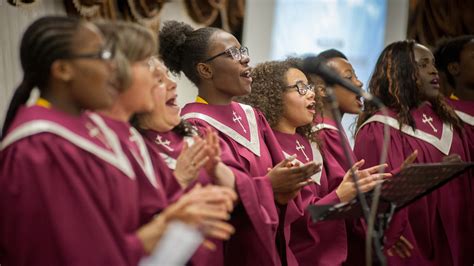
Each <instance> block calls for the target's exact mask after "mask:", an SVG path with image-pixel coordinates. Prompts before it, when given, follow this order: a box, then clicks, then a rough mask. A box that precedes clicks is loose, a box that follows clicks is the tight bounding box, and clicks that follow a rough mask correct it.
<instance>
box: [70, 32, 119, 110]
mask: <svg viewBox="0 0 474 266" xmlns="http://www.w3.org/2000/svg"><path fill="white" fill-rule="evenodd" d="M73 43H74V44H73V47H72V52H73V53H74V54H75V55H86V54H94V53H99V52H100V51H101V50H102V49H104V48H105V46H106V44H105V41H104V39H103V37H102V35H101V33H100V32H99V30H98V29H97V28H96V27H95V26H94V25H93V24H91V23H86V24H85V25H84V26H82V27H81V28H80V29H79V30H78V33H77V35H76V36H75V37H74V42H73ZM68 64H69V65H70V67H71V69H72V71H71V80H69V85H70V88H71V94H72V95H71V97H72V98H73V99H76V101H77V103H78V104H79V105H80V107H81V108H83V109H90V110H95V109H102V108H107V107H109V106H111V104H112V103H113V102H114V101H115V99H116V97H117V94H118V92H117V90H116V86H115V83H116V77H115V63H114V61H113V60H105V59H100V58H94V59H93V58H74V59H72V60H68Z"/></svg>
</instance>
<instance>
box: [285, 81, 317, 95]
mask: <svg viewBox="0 0 474 266" xmlns="http://www.w3.org/2000/svg"><path fill="white" fill-rule="evenodd" d="M290 88H296V91H297V92H298V93H299V94H300V95H301V96H304V95H306V93H308V91H312V92H314V85H313V84H308V85H307V84H304V82H303V81H298V82H296V84H294V85H288V86H286V87H285V89H290Z"/></svg>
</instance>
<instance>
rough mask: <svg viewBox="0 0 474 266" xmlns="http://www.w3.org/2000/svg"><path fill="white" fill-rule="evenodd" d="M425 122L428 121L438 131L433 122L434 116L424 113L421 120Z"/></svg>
mask: <svg viewBox="0 0 474 266" xmlns="http://www.w3.org/2000/svg"><path fill="white" fill-rule="evenodd" d="M421 121H422V122H423V123H425V124H426V123H428V124H429V125H430V126H431V128H432V129H433V131H434V132H438V130H437V129H436V128H435V127H434V126H433V124H432V123H431V122H433V117H431V116H430V117H429V118H428V116H427V115H426V114H423V120H421Z"/></svg>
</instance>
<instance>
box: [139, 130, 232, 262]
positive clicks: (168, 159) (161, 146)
mask: <svg viewBox="0 0 474 266" xmlns="http://www.w3.org/2000/svg"><path fill="white" fill-rule="evenodd" d="M140 133H141V134H142V135H143V137H144V138H145V140H146V144H147V146H148V148H149V150H150V154H151V157H156V158H160V159H162V160H163V161H164V162H165V163H166V167H165V168H163V166H162V167H161V168H162V171H163V172H168V173H169V174H168V176H172V173H173V171H174V170H175V168H176V160H177V159H178V156H179V155H180V153H181V150H182V149H183V145H184V142H185V141H187V142H188V144H189V145H192V143H193V139H192V137H188V136H186V137H185V136H182V135H180V134H178V133H176V132H174V131H173V130H171V131H168V132H157V131H154V130H141V131H140ZM166 168H167V169H166ZM173 178H174V176H173ZM174 179H175V178H174ZM175 180H176V179H175ZM197 183H199V184H202V185H206V184H210V183H212V180H211V179H210V178H209V176H207V174H206V171H204V170H202V171H201V172H200V173H199V175H198V179H197ZM193 185H194V184H190V186H189V187H190V188H191V187H192V186H193ZM170 197H172V200H173V198H175V197H176V196H175V195H170ZM211 240H212V241H213V243H214V244H215V245H216V250H209V249H208V248H205V247H200V248H199V249H198V250H197V251H196V253H195V254H194V255H193V257H192V258H191V261H190V263H189V265H194V266H200V265H202V266H205V265H213V266H220V265H224V256H223V247H222V241H219V240H216V239H211Z"/></svg>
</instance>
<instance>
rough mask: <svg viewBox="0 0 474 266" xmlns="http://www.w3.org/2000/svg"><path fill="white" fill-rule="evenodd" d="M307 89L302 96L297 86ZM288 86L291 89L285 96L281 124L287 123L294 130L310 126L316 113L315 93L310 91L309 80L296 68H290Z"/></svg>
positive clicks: (287, 77)
mask: <svg viewBox="0 0 474 266" xmlns="http://www.w3.org/2000/svg"><path fill="white" fill-rule="evenodd" d="M298 83H299V84H300V87H305V88H306V93H305V94H304V95H301V93H300V92H298V90H297V88H296V84H298ZM286 84H287V86H288V87H289V88H287V89H286V92H284V94H283V105H284V108H283V109H284V110H283V115H282V117H281V118H280V120H279V123H285V124H286V125H287V126H290V127H292V128H297V127H301V126H304V125H307V124H310V123H311V122H312V121H313V119H314V115H315V113H316V110H315V100H314V96H315V94H314V91H312V90H309V89H308V87H306V86H308V79H306V76H305V74H304V73H303V72H301V71H300V70H298V69H296V68H290V69H288V71H287V72H286ZM301 85H303V86H301Z"/></svg>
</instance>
